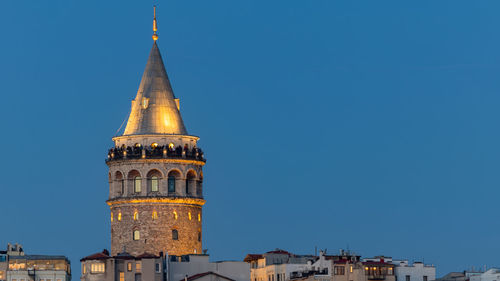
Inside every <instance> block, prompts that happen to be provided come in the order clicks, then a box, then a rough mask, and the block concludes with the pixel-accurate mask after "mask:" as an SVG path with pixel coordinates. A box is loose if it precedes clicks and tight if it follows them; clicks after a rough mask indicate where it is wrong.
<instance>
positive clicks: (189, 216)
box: [188, 212, 191, 220]
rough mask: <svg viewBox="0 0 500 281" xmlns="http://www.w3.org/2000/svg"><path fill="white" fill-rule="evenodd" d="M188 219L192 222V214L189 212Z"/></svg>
mask: <svg viewBox="0 0 500 281" xmlns="http://www.w3.org/2000/svg"><path fill="white" fill-rule="evenodd" d="M188 218H189V220H191V212H188Z"/></svg>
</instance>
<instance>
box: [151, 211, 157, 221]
mask: <svg viewBox="0 0 500 281" xmlns="http://www.w3.org/2000/svg"><path fill="white" fill-rule="evenodd" d="M152 217H153V219H154V220H156V219H157V218H158V213H157V212H156V211H153V215H152Z"/></svg>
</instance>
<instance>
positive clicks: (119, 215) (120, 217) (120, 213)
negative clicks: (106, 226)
mask: <svg viewBox="0 0 500 281" xmlns="http://www.w3.org/2000/svg"><path fill="white" fill-rule="evenodd" d="M121 220H122V212H119V213H118V221H121Z"/></svg>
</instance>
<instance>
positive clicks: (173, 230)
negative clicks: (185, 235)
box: [172, 229, 179, 240]
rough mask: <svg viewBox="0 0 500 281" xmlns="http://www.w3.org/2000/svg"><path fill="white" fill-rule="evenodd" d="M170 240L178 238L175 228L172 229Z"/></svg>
mask: <svg viewBox="0 0 500 281" xmlns="http://www.w3.org/2000/svg"><path fill="white" fill-rule="evenodd" d="M172 240H179V232H178V231H177V229H172Z"/></svg>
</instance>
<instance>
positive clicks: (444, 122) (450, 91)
mask: <svg viewBox="0 0 500 281" xmlns="http://www.w3.org/2000/svg"><path fill="white" fill-rule="evenodd" d="M153 4H158V6H159V8H158V26H159V36H160V39H159V40H158V44H159V47H160V50H161V52H162V55H163V58H164V60H165V64H166V68H167V72H168V74H169V76H170V79H171V82H172V85H173V88H174V91H175V94H176V96H177V97H179V98H180V100H181V112H182V115H183V118H184V122H185V124H186V126H187V129H188V131H189V133H190V134H193V135H198V136H200V137H201V142H200V146H201V147H202V148H203V149H204V151H205V152H206V154H205V155H206V157H207V159H208V161H207V165H206V166H205V171H204V175H205V185H204V193H205V198H206V199H207V204H206V205H205V207H204V237H203V240H204V241H203V242H204V248H208V249H209V253H210V254H211V257H212V259H214V260H221V259H236V260H242V259H243V258H244V256H245V254H247V253H261V252H265V251H268V250H272V249H274V248H278V247H279V248H283V249H287V250H289V251H292V252H294V253H298V254H306V253H313V252H314V247H315V246H318V248H327V249H328V252H329V253H336V252H337V249H338V248H347V246H348V247H349V248H350V249H351V250H353V251H355V252H357V253H359V254H361V255H363V256H365V257H369V256H374V255H381V254H383V255H387V256H392V257H394V258H407V259H410V261H412V260H422V259H423V258H425V262H426V263H432V264H436V265H437V266H438V276H441V275H443V274H445V273H447V272H449V271H461V270H464V269H467V268H470V266H476V267H478V266H482V265H485V264H486V265H488V266H495V265H496V266H500V243H499V242H500V235H499V233H500V219H499V217H500V210H499V198H500V133H499V130H498V127H499V124H500V111H499V110H498V109H499V108H500V79H499V77H500V17H499V16H498V14H499V10H500V2H499V1H458V0H454V1H440V0H432V1H368V0H366V1H337V0H307V1H306V0H303V1H298V0H294V1H292V0H287V1H264V0H254V1H234V0H214V1H189V0H187V1H186V0H185V1H178V0H170V1H163V0H161V1H156V2H154V1H146V0H143V1H124V0H120V1H95V0H92V1H81V0H80V1H76V0H71V1H69V0H58V1H56V0H52V1H35V0H31V1H29V0H27V1H17V0H16V1H14V0H4V1H1V3H0V29H1V41H0V42H1V44H0V85H1V97H2V110H0V120H1V121H0V122H1V123H0V124H1V131H2V137H1V138H0V147H1V151H2V161H1V162H0V163H1V164H0V168H1V171H2V180H1V181H0V188H1V189H0V190H1V198H2V200H1V204H0V214H2V215H1V218H2V220H1V231H0V247H1V248H4V247H5V246H6V244H7V242H13V243H14V242H19V243H22V244H24V246H25V249H26V251H27V252H28V253H43V254H45V253H46V254H64V255H67V256H69V257H70V259H71V261H72V263H73V269H74V272H73V274H74V276H73V278H74V279H76V280H77V279H78V278H79V274H80V272H79V268H80V265H79V259H80V258H82V257H84V256H86V255H89V254H92V253H95V252H98V251H101V250H102V249H103V248H109V239H110V234H109V231H110V230H109V209H108V206H107V205H106V203H105V200H106V199H107V197H108V183H107V167H106V165H105V163H104V159H105V157H106V152H107V149H108V148H110V147H111V146H112V142H111V137H112V136H113V135H114V134H115V132H116V130H117V129H118V128H119V127H120V124H121V123H122V122H123V121H124V119H125V118H126V117H127V114H128V112H129V110H130V101H131V100H132V99H133V98H134V97H135V94H136V91H137V87H138V85H139V81H140V77H141V75H142V71H143V69H144V66H145V64H146V59H147V56H148V53H149V50H150V48H151V45H152V43H153V41H152V39H151V34H152V31H151V25H152V5H153Z"/></svg>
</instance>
